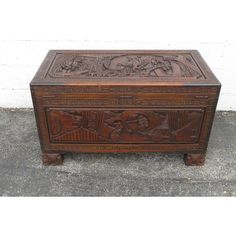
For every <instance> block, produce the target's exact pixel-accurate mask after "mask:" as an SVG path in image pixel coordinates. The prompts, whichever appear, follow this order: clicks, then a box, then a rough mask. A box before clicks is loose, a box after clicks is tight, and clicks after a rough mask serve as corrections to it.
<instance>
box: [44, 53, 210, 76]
mask: <svg viewBox="0 0 236 236" xmlns="http://www.w3.org/2000/svg"><path fill="white" fill-rule="evenodd" d="M48 75H49V76H50V77H52V78H76V79H79V78H86V79H88V78H89V79H93V78H98V77H99V78H103V79H105V78H111V77H112V78H122V77H123V78H124V77H125V78H130V79H132V78H139V77H141V78H145V77H149V78H154V79H161V78H163V79H164V78H175V79H180V78H185V79H187V78H194V79H205V76H204V75H203V74H202V72H201V70H200V68H199V67H198V65H197V64H196V62H195V61H194V59H193V57H192V55H191V54H189V53H185V54H164V53H162V54H147V53H146V54H93V53H89V54H83V53H82V54H81V53H58V54H57V55H56V57H55V59H54V62H53V64H52V65H51V68H50V70H49V73H48Z"/></svg>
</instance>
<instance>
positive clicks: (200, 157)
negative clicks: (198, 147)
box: [184, 153, 206, 166]
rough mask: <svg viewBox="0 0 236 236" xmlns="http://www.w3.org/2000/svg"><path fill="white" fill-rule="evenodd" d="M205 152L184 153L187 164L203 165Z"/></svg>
mask: <svg viewBox="0 0 236 236" xmlns="http://www.w3.org/2000/svg"><path fill="white" fill-rule="evenodd" d="M205 156H206V155H205V153H187V154H185V155H184V163H185V165H187V166H203V165H204V163H205Z"/></svg>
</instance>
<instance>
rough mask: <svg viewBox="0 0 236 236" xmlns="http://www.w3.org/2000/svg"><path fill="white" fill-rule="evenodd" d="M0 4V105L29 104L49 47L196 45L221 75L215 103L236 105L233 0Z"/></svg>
mask: <svg viewBox="0 0 236 236" xmlns="http://www.w3.org/2000/svg"><path fill="white" fill-rule="evenodd" d="M213 3H214V5H213ZM0 5H1V7H0V30H1V32H0V107H32V103H31V97H30V91H29V82H30V81H31V79H32V78H33V76H34V74H35V72H36V70H37V68H38V66H39V65H40V63H41V62H42V60H43V58H44V56H45V54H46V53H47V51H48V50H50V49H197V50H199V51H200V53H201V54H202V56H203V57H204V58H205V60H206V61H207V62H208V64H209V66H210V68H211V69H212V70H213V72H214V73H215V75H216V76H217V77H218V79H219V80H220V81H221V83H222V91H221V96H220V101H219V104H218V110H236V30H235V25H234V23H235V22H236V14H235V13H234V9H235V8H234V5H233V1H227V0H226V1H207V0H205V1H190V0H188V1H187V0H179V1H168V0H165V1H157V0H155V1H152V0H150V1H149V0H146V1H137V0H136V1H131V0H126V1H123V0H119V1H111V0H110V1H107V0H105V1H104V0H99V1H90V0H87V1H78V0H77V1H73V0H67V1H59V0H58V1H49V0H48V1H42V0H41V1H32V0H31V1H27V0H21V1H11V0H9V1H5V3H4V4H3V3H0Z"/></svg>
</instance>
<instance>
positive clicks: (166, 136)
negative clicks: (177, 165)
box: [47, 108, 204, 143]
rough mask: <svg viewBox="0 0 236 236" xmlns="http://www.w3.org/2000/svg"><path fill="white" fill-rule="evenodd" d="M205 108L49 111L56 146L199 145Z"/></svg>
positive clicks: (57, 109) (56, 109) (50, 130)
mask: <svg viewBox="0 0 236 236" xmlns="http://www.w3.org/2000/svg"><path fill="white" fill-rule="evenodd" d="M203 113H204V112H203V110H202V109H185V110H182V109H170V110H161V109H157V110H83V109H59V108H55V109H53V108H52V109H48V110H47V120H48V126H49V134H50V139H51V142H55V143H67V142H68V143H196V142H197V141H198V138H199V132H200V127H201V122H202V118H203Z"/></svg>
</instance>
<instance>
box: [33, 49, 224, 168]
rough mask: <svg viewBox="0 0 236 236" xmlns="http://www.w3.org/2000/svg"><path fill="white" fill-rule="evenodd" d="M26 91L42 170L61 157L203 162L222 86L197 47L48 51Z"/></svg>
mask: <svg viewBox="0 0 236 236" xmlns="http://www.w3.org/2000/svg"><path fill="white" fill-rule="evenodd" d="M30 86H31V93H32V99H33V104H34V109H35V115H36V121H37V127H38V132H39V138H40V143H41V148H42V160H43V163H44V164H46V165H50V164H61V163H62V156H61V155H62V154H63V153H65V152H181V153H183V154H185V158H184V160H185V164H187V165H203V164H204V160H205V153H206V149H207V144H208V139H209V135H210V131H211V127H212V122H213V119H214V113H215V109H216V105H217V101H218V96H219V92H220V87H221V85H220V82H219V81H218V80H217V79H216V78H215V76H214V75H213V73H212V72H211V70H210V69H209V67H208V66H207V65H206V63H205V62H204V60H203V59H202V57H201V56H200V54H199V53H198V51H195V50H188V51H187V50H184V51H182V50H181V51H179V50H178V51H90V50H89V51H70V50H52V51H49V53H48V54H47V56H46V58H45V59H44V61H43V63H42V65H41V66H40V68H39V70H38V72H37V73H36V75H35V77H34V79H33V80H32V82H31V84H30Z"/></svg>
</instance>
